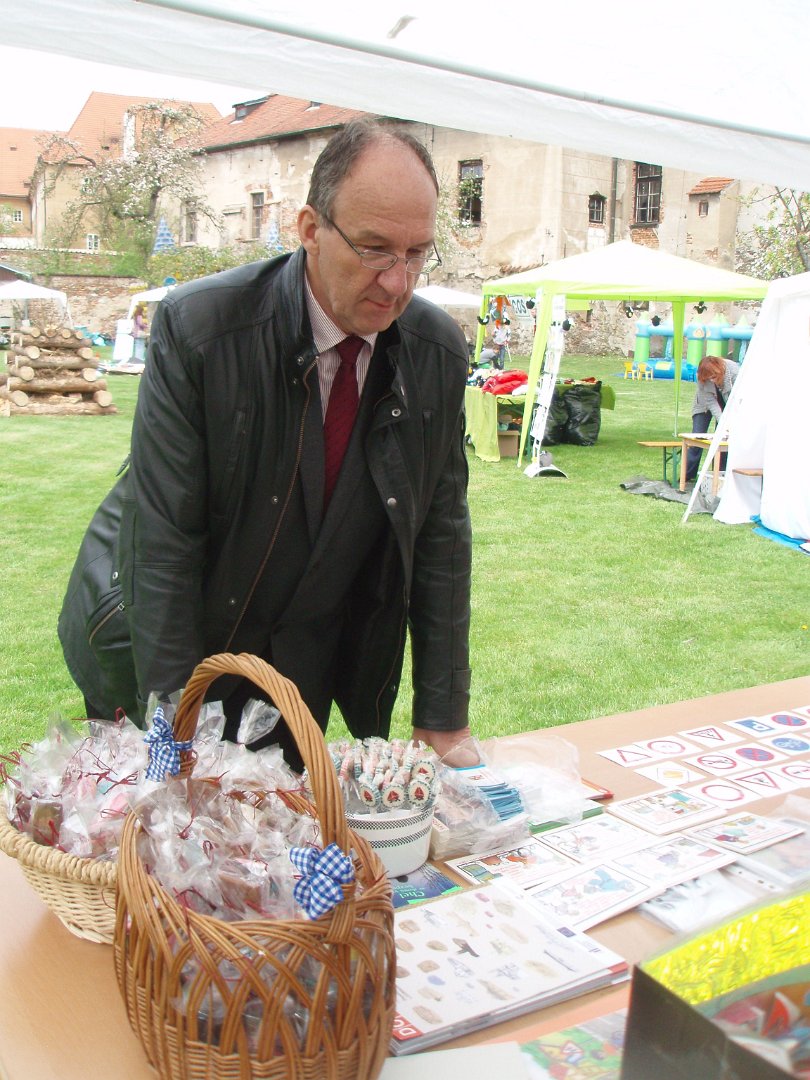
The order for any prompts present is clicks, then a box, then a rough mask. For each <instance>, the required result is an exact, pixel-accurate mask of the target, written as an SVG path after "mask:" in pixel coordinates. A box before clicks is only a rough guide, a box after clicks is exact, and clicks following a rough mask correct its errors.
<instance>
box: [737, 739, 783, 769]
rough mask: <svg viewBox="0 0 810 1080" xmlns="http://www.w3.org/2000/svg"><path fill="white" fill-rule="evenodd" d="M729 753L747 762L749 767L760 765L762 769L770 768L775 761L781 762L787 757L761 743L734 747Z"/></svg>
mask: <svg viewBox="0 0 810 1080" xmlns="http://www.w3.org/2000/svg"><path fill="white" fill-rule="evenodd" d="M729 753H730V754H731V756H732V757H735V758H738V759H739V760H740V761H747V762H748V764H749V765H759V766H761V767H762V768H768V767H769V766H770V765H772V764H773V763H774V762H775V761H781V760H782V759H783V758H784V756H785V755H784V754H782V753H780V751H778V750H773V749H772V748H771V747H769V746H764V745H763V744H762V743H761V742H755V743H746V744H745V745H744V746H734V747H732V748H731V750H729Z"/></svg>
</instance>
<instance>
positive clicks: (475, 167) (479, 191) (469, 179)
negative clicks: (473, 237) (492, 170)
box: [458, 161, 484, 225]
mask: <svg viewBox="0 0 810 1080" xmlns="http://www.w3.org/2000/svg"><path fill="white" fill-rule="evenodd" d="M483 196H484V163H483V161H460V162H459V163H458V220H459V221H460V222H461V223H462V224H463V225H480V224H481V201H482V199H483Z"/></svg>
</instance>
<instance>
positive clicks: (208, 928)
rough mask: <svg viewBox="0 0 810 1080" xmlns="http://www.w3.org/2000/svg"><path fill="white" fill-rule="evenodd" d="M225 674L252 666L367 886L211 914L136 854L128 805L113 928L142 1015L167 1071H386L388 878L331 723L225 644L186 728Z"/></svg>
mask: <svg viewBox="0 0 810 1080" xmlns="http://www.w3.org/2000/svg"><path fill="white" fill-rule="evenodd" d="M224 674H235V675H242V676H245V677H247V678H249V679H250V680H251V681H252V682H253V683H254V684H255V685H256V686H258V687H260V688H261V689H262V690H264V691H265V692H266V693H267V694H269V696H270V697H271V698H272V700H273V702H274V704H275V705H276V706H277V708H278V709H279V710H280V711H281V714H282V716H283V717H284V719H285V720H286V722H287V724H288V726H289V728H290V731H291V732H292V734H293V737H294V738H295V741H296V743H297V745H298V749H299V750H300V752H301V756H302V758H303V760H304V763H305V765H306V767H307V770H308V773H309V777H310V783H311V787H312V791H313V798H314V806H312V804H310V803H308V802H306V800H304V799H303V797H298V798H297V799H295V800H293V801H294V802H296V803H297V808H298V809H307V810H308V811H309V812H311V813H314V815H315V816H316V817H317V818H318V821H319V823H320V829H321V841H322V844H323V846H324V847H326V845H327V844H329V843H331V842H333V841H334V842H335V843H337V844H338V846H339V847H340V848H341V849H342V850H344V851H346V852H349V851H352V850H353V862H354V868H355V875H356V883H357V884H359V885H360V886H361V887H362V888H361V889H359V890H358V889H357V884H352V885H349V886H344V897H345V898H344V900H343V901H342V902H341V903H340V904H338V905H337V907H335V908H333V910H332V911H331V912H329V914H328V915H325V916H322V917H321V918H319V919H316V920H312V921H310V920H307V919H303V918H302V919H254V920H245V921H241V922H224V921H222V920H220V919H215V918H212V917H210V916H207V915H200V914H197V913H196V912H193V911H189V910H187V909H186V908H183V907H181V906H180V905H179V904H178V903H177V902H176V901H175V900H174V898H173V897H172V896H170V895H169V894H168V893H167V891H166V890H165V889H163V887H162V886H161V885H160V883H159V882H158V881H156V880H155V879H154V878H153V877H151V876H150V875H149V873H148V872H147V870H146V868H145V866H144V864H143V862H142V861H141V859H140V857H139V855H138V843H137V842H138V836H139V833H140V826H139V825H138V824H137V823H136V821H135V819H134V817H133V815H130V816H129V818H128V819H127V821H126V822H125V824H124V831H123V835H122V839H121V848H120V854H119V863H118V904H117V921H116V928H115V941H114V946H115V948H114V953H115V969H116V975H117V978H118V985H119V987H120V989H121V993H122V995H123V998H124V1002H125V1005H126V1009H127V1014H128V1016H129V1021H130V1024H131V1025H132V1028H133V1030H134V1031H135V1033H136V1035H137V1036H138V1037H139V1039H140V1040H141V1043H142V1045H143V1047H144V1050H145V1051H146V1055H147V1057H148V1059H149V1062H150V1064H152V1065H153V1066H154V1067H155V1069H156V1070H157V1072H158V1074H159V1075H160V1076H161V1077H162V1078H163V1080H197V1078H199V1080H251V1078H254V1080H282V1078H288V1080H374V1078H375V1077H377V1076H378V1074H379V1072H380V1070H381V1068H382V1064H383V1061H384V1059H385V1057H386V1055H387V1052H388V1042H389V1039H390V1036H391V1028H392V1024H393V1014H394V1003H395V988H394V986H395V974H396V973H395V952H394V936H393V909H392V906H391V887H390V884H389V882H388V879H387V877H386V875H385V871H384V869H383V866H382V864H381V863H380V861H379V859H378V858H377V856H376V855H375V854H374V853H373V852H372V850H371V848H370V847H369V846H368V844H367V843H366V842H365V840H363V839H362V837H357V836H355V835H354V834H353V833H351V832H350V830H349V828H348V826H347V824H346V818H345V815H344V812H343V800H342V796H341V793H340V788H339V784H338V778H337V776H336V773H335V768H334V765H333V764H332V761H331V759H330V758H329V755H328V753H327V749H326V743H325V742H324V738H323V735H322V733H321V731H320V729H319V728H318V726H317V724H316V723H315V721H314V720H313V718H312V716H311V715H310V713H309V711H308V709H307V707H306V706H305V705H304V703H303V701H302V700H301V698H300V695H299V694H298V691H297V689H296V687H295V686H294V685H293V683H291V682H289V681H288V680H287V679H284V678H283V677H282V676H280V675H279V674H278V673H277V672H276V671H274V669H273V668H271V667H270V666H269V665H268V664H266V663H265V662H264V661H262V660H260V659H258V658H257V657H255V656H249V655H246V654H241V655H239V656H234V655H229V654H222V655H219V656H213V657H210V658H209V659H208V660H205V661H203V663H201V664H199V665H198V666H197V668H196V669H195V671H194V673H193V674H192V676H191V678H190V679H189V682H188V685H187V686H186V688H185V690H184V692H183V695H182V698H181V700H180V705H179V706H178V709H177V714H176V716H175V722H174V736H175V739H176V740H177V741H178V742H181V741H184V740H187V739H190V738H191V737H192V736H193V734H194V731H195V728H196V723H197V717H198V715H199V710H200V705H201V703H202V700H203V696H204V694H205V691H206V690H207V688H208V686H209V685H210V683H211V682H213V680H214V679H216V678H218V677H219V676H220V675H224ZM181 761H182V764H181V776H188V775H189V774H190V773H191V769H192V756H191V755H190V754H182V755H181ZM192 964H193V965H194V970H195V971H196V975H195V976H194V978H193V981H192V982H191V984H190V985H189V984H188V972H189V970H190V967H189V965H192ZM184 968H185V973H186V987H185V1003H184V1002H183V1001H182V1000H181V998H182V996H183V982H182V977H183V969H184ZM223 973H224V974H225V976H226V977H223ZM246 1006H247V1012H248V1013H249V1014H250V1018H249V1019H246V1018H245V1012H246ZM212 1012H215V1022H214V1023H212V1022H211V1015H212ZM251 1018H252V1019H251Z"/></svg>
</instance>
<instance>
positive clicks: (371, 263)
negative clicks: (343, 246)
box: [321, 214, 442, 277]
mask: <svg viewBox="0 0 810 1080" xmlns="http://www.w3.org/2000/svg"><path fill="white" fill-rule="evenodd" d="M321 217H322V218H323V220H324V221H325V222H326V223H327V225H331V227H332V228H333V229H334V230H335V232H337V233H339V234H340V236H342V237H343V239H344V240H345V241H346V243H347V244H348V245H349V247H350V248H351V249H352V251H355V252H357V254H358V255H359V256H360V262H361V263H362V264H363V266H367V267H368V268H369V270H390V269H391V267H392V266H396V264H397V263H398V262H399V261H400V259H401V260H402V262H404V263H405V269H406V271H407V272H408V273H409V274H413V276H414V277H418V276H419V275H420V274H430V273H432V272H433V271H434V270H435V269H436V268H437V267H439V266H441V265H442V260H441V256H440V255H439V253H438V251H437V250H436V245H435V243H434V245H433V254H432V255H429V254H428V255H409V256H408V257H407V258H403V256H402V255H392V254H391V252H390V251H377V250H376V249H375V248H359V247H357V245H356V244H353V243H352V242H351V240H350V239H349V238H348V236H347V235H346V233H345V232H344V231H343V229H341V228H340V227H339V226H337V225H336V224H335V223H334V221H332V219H331V218H330V217H327V216H326V214H321Z"/></svg>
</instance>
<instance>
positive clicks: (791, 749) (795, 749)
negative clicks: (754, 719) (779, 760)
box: [762, 732, 810, 754]
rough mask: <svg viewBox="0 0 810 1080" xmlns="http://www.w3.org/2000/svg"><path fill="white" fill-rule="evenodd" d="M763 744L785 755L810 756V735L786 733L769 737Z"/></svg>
mask: <svg viewBox="0 0 810 1080" xmlns="http://www.w3.org/2000/svg"><path fill="white" fill-rule="evenodd" d="M762 743H763V745H764V746H770V747H771V748H772V749H773V750H777V751H778V750H781V751H782V753H784V754H810V735H789V734H788V733H787V732H784V733H782V734H780V735H768V736H766V737H765V738H764V739H763V740H762Z"/></svg>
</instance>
